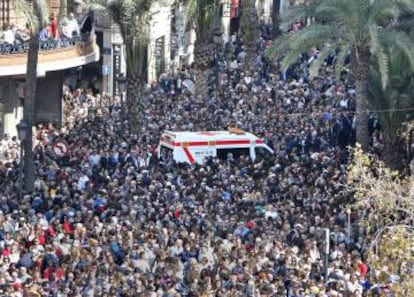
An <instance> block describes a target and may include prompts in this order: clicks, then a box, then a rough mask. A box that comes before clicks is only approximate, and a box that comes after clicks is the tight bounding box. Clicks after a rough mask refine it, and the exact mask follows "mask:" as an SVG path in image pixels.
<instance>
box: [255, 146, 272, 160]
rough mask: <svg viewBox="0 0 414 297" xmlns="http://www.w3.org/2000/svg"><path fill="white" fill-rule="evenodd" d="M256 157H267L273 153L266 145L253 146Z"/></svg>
mask: <svg viewBox="0 0 414 297" xmlns="http://www.w3.org/2000/svg"><path fill="white" fill-rule="evenodd" d="M254 150H255V153H256V158H261V159H269V158H270V157H271V156H272V155H273V154H272V152H271V151H269V150H268V149H267V148H266V147H262V146H257V147H255V149H254Z"/></svg>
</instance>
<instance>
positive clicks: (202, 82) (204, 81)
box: [194, 44, 215, 107]
mask: <svg viewBox="0 0 414 297" xmlns="http://www.w3.org/2000/svg"><path fill="white" fill-rule="evenodd" d="M214 52H215V48H214V46H213V45H210V44H201V45H198V46H197V48H196V49H195V50H194V60H195V61H194V62H195V71H196V78H195V97H196V100H197V102H198V103H199V104H200V107H206V102H207V100H208V93H209V76H210V74H211V73H212V72H213V67H214Z"/></svg>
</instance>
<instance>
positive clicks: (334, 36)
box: [268, 0, 414, 149]
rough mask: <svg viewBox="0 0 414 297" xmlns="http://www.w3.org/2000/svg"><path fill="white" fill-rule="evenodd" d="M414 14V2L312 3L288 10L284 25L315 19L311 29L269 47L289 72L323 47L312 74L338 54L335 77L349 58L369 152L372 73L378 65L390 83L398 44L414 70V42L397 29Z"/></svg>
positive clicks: (383, 79)
mask: <svg viewBox="0 0 414 297" xmlns="http://www.w3.org/2000/svg"><path fill="white" fill-rule="evenodd" d="M413 10H414V2H413V1H412V0H372V1H367V0H313V1H312V2H306V3H305V4H303V5H300V6H293V7H290V8H289V9H287V11H286V13H284V15H283V26H284V27H285V28H287V26H289V25H291V24H292V23H293V22H295V21H297V20H307V19H313V20H314V21H313V22H312V24H310V25H309V26H308V27H306V28H304V29H303V30H301V31H299V32H297V33H295V34H285V35H284V36H283V37H281V38H280V39H278V40H277V41H276V42H274V44H273V45H272V46H271V47H270V49H269V51H268V54H269V55H270V56H271V57H273V58H274V57H276V56H278V57H280V56H282V55H284V58H283V61H282V67H284V69H286V68H287V67H288V66H289V65H291V64H293V63H294V62H296V61H297V59H298V56H299V55H300V54H301V53H303V52H305V51H307V50H309V49H310V48H312V47H319V48H320V49H321V50H320V54H319V58H318V59H317V60H316V61H314V62H313V65H312V66H311V68H310V74H311V75H315V74H316V73H317V71H318V70H319V68H321V66H322V64H323V62H324V60H325V58H327V57H328V56H329V55H331V54H336V58H337V63H336V72H337V74H338V77H339V73H340V72H341V71H342V70H343V65H344V61H345V59H346V57H347V56H348V54H350V57H351V64H350V71H351V73H352V74H353V77H354V79H355V82H356V122H357V128H356V129H357V131H356V132H357V141H358V142H359V143H360V144H361V146H362V147H363V148H364V149H366V148H367V147H368V145H369V138H370V135H369V132H368V116H369V115H368V108H369V101H368V73H369V69H370V65H371V63H372V61H373V60H376V61H377V63H378V70H379V72H380V73H381V83H382V85H383V87H384V88H385V87H386V86H387V85H388V82H389V76H388V73H389V68H390V57H389V55H388V52H387V51H386V50H385V49H386V48H387V47H388V46H389V45H391V44H393V45H394V46H395V47H396V48H399V49H400V50H401V52H402V53H403V54H404V55H405V56H406V58H407V61H408V62H409V64H408V65H407V66H409V67H411V68H413V69H414V41H413V39H412V38H410V37H409V36H408V35H407V33H405V32H404V31H401V30H398V29H397V28H398V22H397V20H398V19H399V17H400V16H402V15H404V14H405V13H406V12H409V11H413Z"/></svg>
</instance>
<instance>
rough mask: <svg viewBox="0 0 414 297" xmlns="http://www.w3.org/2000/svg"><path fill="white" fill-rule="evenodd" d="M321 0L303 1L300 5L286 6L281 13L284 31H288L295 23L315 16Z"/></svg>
mask: <svg viewBox="0 0 414 297" xmlns="http://www.w3.org/2000/svg"><path fill="white" fill-rule="evenodd" d="M319 2H320V0H317V1H314V3H303V4H299V5H292V6H289V7H284V8H283V13H282V15H281V20H282V23H281V24H280V26H281V29H282V30H283V31H287V30H288V29H289V27H290V26H291V25H292V24H293V23H295V22H297V21H300V20H306V19H308V18H312V17H315V15H316V12H315V10H316V8H317V6H318V4H319Z"/></svg>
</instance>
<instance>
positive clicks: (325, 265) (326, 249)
mask: <svg viewBox="0 0 414 297" xmlns="http://www.w3.org/2000/svg"><path fill="white" fill-rule="evenodd" d="M329 236H330V230H329V228H326V229H325V246H324V251H323V276H324V281H325V283H326V282H327V281H328V267H329V249H330V246H329V244H330V242H329V241H330V238H329Z"/></svg>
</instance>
